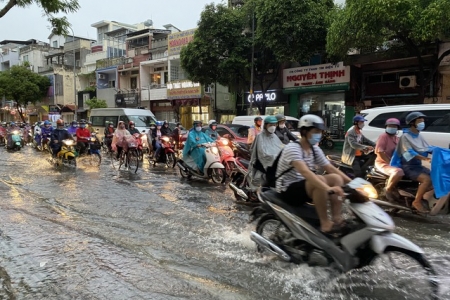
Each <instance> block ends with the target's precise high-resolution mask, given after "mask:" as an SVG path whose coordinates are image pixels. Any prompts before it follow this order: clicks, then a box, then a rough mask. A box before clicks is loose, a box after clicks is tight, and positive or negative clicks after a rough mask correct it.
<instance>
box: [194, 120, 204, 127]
mask: <svg viewBox="0 0 450 300" xmlns="http://www.w3.org/2000/svg"><path fill="white" fill-rule="evenodd" d="M202 124H203V122H202V121H194V123H193V124H192V125H193V126H194V127H195V126H196V125H200V126H201V125H202Z"/></svg>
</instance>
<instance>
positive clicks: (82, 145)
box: [77, 142, 88, 154]
mask: <svg viewBox="0 0 450 300" xmlns="http://www.w3.org/2000/svg"><path fill="white" fill-rule="evenodd" d="M77 147H78V149H80V151H79V153H80V154H84V153H86V148H87V147H88V143H86V142H78V143H77Z"/></svg>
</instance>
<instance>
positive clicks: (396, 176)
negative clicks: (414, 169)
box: [386, 169, 405, 192]
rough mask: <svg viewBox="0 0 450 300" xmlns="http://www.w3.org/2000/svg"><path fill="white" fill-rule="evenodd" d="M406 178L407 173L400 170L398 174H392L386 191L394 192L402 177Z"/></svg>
mask: <svg viewBox="0 0 450 300" xmlns="http://www.w3.org/2000/svg"><path fill="white" fill-rule="evenodd" d="M403 176H405V173H404V172H403V170H402V169H398V171H397V172H395V173H393V174H391V176H390V177H389V180H388V183H387V186H386V190H387V191H389V192H392V191H393V189H394V188H395V187H396V186H397V183H398V182H399V181H400V180H401V179H402V177H403Z"/></svg>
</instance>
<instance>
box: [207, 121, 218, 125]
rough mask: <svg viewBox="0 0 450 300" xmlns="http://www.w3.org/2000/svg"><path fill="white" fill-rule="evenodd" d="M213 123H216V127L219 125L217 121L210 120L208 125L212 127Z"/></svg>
mask: <svg viewBox="0 0 450 300" xmlns="http://www.w3.org/2000/svg"><path fill="white" fill-rule="evenodd" d="M212 123H216V125H217V121H216V120H209V122H208V125H211V124H212Z"/></svg>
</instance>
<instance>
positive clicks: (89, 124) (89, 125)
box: [86, 121, 95, 134]
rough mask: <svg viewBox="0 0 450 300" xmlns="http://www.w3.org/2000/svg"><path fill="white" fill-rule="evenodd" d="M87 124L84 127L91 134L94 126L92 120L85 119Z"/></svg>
mask: <svg viewBox="0 0 450 300" xmlns="http://www.w3.org/2000/svg"><path fill="white" fill-rule="evenodd" d="M86 123H87V126H86V128H87V129H89V132H90V133H91V134H92V133H94V132H95V130H94V127H92V122H91V121H87V122H86Z"/></svg>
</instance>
